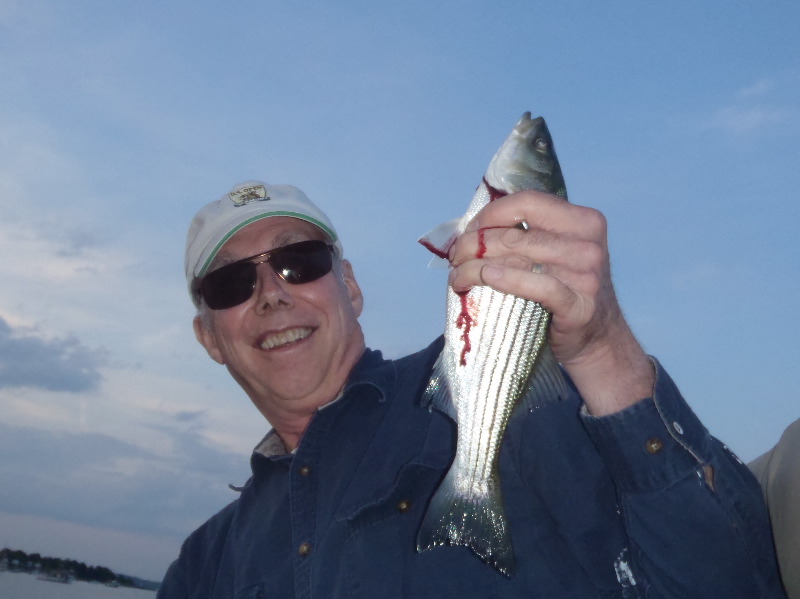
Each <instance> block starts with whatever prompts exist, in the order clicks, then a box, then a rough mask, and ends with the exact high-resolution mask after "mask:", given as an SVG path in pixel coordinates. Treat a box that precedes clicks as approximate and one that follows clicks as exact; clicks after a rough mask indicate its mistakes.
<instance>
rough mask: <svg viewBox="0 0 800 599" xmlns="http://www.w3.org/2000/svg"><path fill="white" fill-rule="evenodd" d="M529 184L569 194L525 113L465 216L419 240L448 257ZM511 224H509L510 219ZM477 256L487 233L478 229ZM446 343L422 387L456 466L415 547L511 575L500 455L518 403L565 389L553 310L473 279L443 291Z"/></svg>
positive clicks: (537, 125)
mask: <svg viewBox="0 0 800 599" xmlns="http://www.w3.org/2000/svg"><path fill="white" fill-rule="evenodd" d="M524 189H535V190H538V191H544V192H547V193H551V194H555V195H558V196H560V197H562V198H564V199H565V200H566V187H565V185H564V180H563V177H562V175H561V168H560V166H559V164H558V159H557V158H556V155H555V150H554V148H553V144H552V139H551V137H550V133H549V131H548V130H547V125H546V124H545V122H544V119H542V118H541V117H538V118H536V119H531V116H530V113H525V114H523V115H522V118H520V120H519V121H518V122H517V124H516V126H515V127H514V129H513V130H512V132H511V134H510V135H509V136H508V138H507V139H506V141H505V142H504V143H503V145H502V146H501V147H500V149H499V150H498V151H497V153H496V154H495V155H494V157H493V158H492V160H491V162H490V163H489V167H488V168H487V170H486V174H485V175H484V178H483V179H482V181H481V184H480V185H479V187H478V189H477V190H476V192H475V195H474V197H473V200H472V202H471V203H470V205H469V207H468V208H467V211H466V213H465V214H464V216H463V217H461V218H460V219H456V220H454V221H451V222H450V223H445V224H444V225H441V226H440V227H437V228H436V229H434V230H433V231H432V232H431V233H429V234H428V235H426V236H425V237H423V238H422V239H421V240H420V242H421V243H422V244H423V245H425V246H426V247H427V248H428V249H430V250H431V251H432V252H433V253H434V254H436V255H437V256H439V257H447V256H448V252H449V249H450V247H451V245H452V244H453V242H454V241H455V239H456V238H457V237H458V235H460V234H461V233H463V232H464V230H465V228H466V226H467V224H468V223H469V222H470V221H471V220H472V219H473V218H474V217H475V215H477V214H478V213H479V212H480V210H481V209H482V208H483V207H484V206H485V205H486V204H488V203H489V202H490V201H493V200H495V199H497V198H498V197H502V196H503V195H506V194H508V193H513V192H516V191H521V190H524ZM509 226H514V223H512V224H511V225H509ZM479 238H480V240H481V242H480V248H479V250H478V252H479V253H478V256H477V257H481V256H482V252H483V251H484V249H485V246H484V245H483V241H482V240H483V232H479ZM446 318H447V323H446V326H445V346H444V349H443V350H442V353H441V354H440V355H439V358H438V359H437V361H436V364H435V365H434V368H433V373H432V374H431V378H430V380H429V382H428V386H427V388H426V390H425V392H424V394H423V404H424V405H429V406H431V407H432V408H435V409H437V410H439V411H442V412H444V413H445V414H447V415H448V416H450V417H451V418H452V419H453V420H454V422H455V423H456V425H457V434H456V453H455V457H454V459H453V463H452V464H451V465H450V468H449V469H448V471H447V474H446V475H445V477H444V479H443V480H442V482H441V483H440V484H439V487H438V488H437V490H436V492H435V493H434V495H433V497H432V498H431V501H430V503H429V505H428V509H427V512H426V514H425V517H424V519H423V522H422V524H421V526H420V530H419V533H418V535H417V549H418V550H419V551H424V550H427V549H431V548H433V547H436V546H440V545H464V546H467V547H469V548H470V549H471V550H472V551H473V552H474V553H475V554H476V555H477V556H478V557H480V558H481V559H482V560H483V561H484V562H486V563H488V564H490V565H491V566H493V567H495V568H497V570H499V571H500V572H502V573H503V574H505V575H507V576H511V575H512V574H513V572H514V570H515V563H514V553H513V545H512V539H511V533H510V531H509V526H508V521H507V519H506V515H505V512H504V509H503V502H502V492H501V483H500V477H499V469H498V460H499V455H500V446H501V443H502V438H503V434H504V433H505V430H506V427H507V425H508V422H509V420H510V418H511V414H512V412H513V411H514V409H515V408H516V407H517V406H518V405H520V404H523V405H524V406H526V408H527V409H534V408H535V407H536V406H538V405H541V404H542V403H545V402H548V401H556V400H558V399H559V398H562V397H564V396H565V395H566V384H565V381H564V378H563V375H562V374H561V370H560V368H559V366H558V363H557V362H556V360H555V357H554V356H553V354H552V352H551V351H550V349H549V346H548V344H547V328H548V324H549V322H550V315H549V313H548V312H547V311H546V310H545V309H544V308H543V307H542V306H541V305H540V304H538V303H537V302H534V301H530V300H526V299H523V298H519V297H514V296H512V295H508V294H504V293H501V292H499V291H495V290H493V289H491V288H490V287H486V286H478V287H474V288H472V289H470V290H469V291H468V292H465V293H456V292H455V291H453V289H452V288H451V287H449V286H448V288H447V310H446Z"/></svg>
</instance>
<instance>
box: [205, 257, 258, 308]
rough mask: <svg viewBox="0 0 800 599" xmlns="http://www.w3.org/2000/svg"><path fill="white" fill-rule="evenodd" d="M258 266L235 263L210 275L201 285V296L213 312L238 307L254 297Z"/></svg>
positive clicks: (249, 263)
mask: <svg viewBox="0 0 800 599" xmlns="http://www.w3.org/2000/svg"><path fill="white" fill-rule="evenodd" d="M255 286H256V265H255V264H253V263H252V262H235V263H234V264H228V265H227V266H223V267H222V268H218V269H217V270H215V271H212V272H210V273H208V274H207V275H206V276H205V277H204V278H203V280H202V282H201V283H200V294H201V295H202V296H203V299H204V300H205V302H206V305H208V307H209V308H211V309H212V310H224V309H225V308H232V307H233V306H238V305H239V304H241V303H242V302H245V301H247V299H248V298H249V297H250V296H251V295H253V289H255Z"/></svg>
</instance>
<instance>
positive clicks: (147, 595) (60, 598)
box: [0, 572, 156, 599]
mask: <svg viewBox="0 0 800 599" xmlns="http://www.w3.org/2000/svg"><path fill="white" fill-rule="evenodd" d="M155 595H156V594H155V592H153V591H145V590H141V589H130V588H125V587H116V588H114V587H108V586H106V585H104V584H96V583H91V582H79V581H75V582H71V583H69V584H64V583H61V582H49V581H46V580H37V579H36V575H35V574H24V573H18V572H0V599H154V597H155Z"/></svg>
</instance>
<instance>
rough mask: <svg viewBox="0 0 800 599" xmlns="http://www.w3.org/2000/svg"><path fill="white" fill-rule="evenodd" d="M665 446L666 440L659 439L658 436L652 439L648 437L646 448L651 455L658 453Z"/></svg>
mask: <svg viewBox="0 0 800 599" xmlns="http://www.w3.org/2000/svg"><path fill="white" fill-rule="evenodd" d="M663 447H664V442H663V441H662V440H661V439H659V438H658V437H653V438H652V439H648V440H647V443H645V444H644V448H645V449H646V450H647V453H649V454H651V455H655V454H657V453H658V452H659V451H661V450H662V449H663Z"/></svg>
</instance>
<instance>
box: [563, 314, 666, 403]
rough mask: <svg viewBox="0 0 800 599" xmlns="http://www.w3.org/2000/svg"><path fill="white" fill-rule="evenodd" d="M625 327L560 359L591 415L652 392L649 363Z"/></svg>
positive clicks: (642, 397) (651, 370) (653, 375)
mask: <svg viewBox="0 0 800 599" xmlns="http://www.w3.org/2000/svg"><path fill="white" fill-rule="evenodd" d="M625 329H626V331H625V333H624V334H621V335H618V336H616V337H614V338H613V339H612V338H606V339H605V340H604V341H602V342H597V343H595V344H594V347H592V348H590V349H588V350H587V351H585V352H582V353H581V355H579V356H576V357H575V358H574V359H572V360H570V361H568V362H562V366H563V367H564V369H565V370H566V371H567V373H568V374H569V376H570V378H571V379H572V381H573V382H574V383H575V386H576V387H577V389H578V392H579V393H580V394H581V397H582V398H583V401H584V403H585V405H586V409H587V410H588V411H589V413H590V414H591V415H593V416H607V415H609V414H613V413H615V412H619V411H621V410H624V409H625V408H628V407H630V406H632V405H633V404H635V403H637V402H639V401H641V400H643V399H645V398H647V397H651V396H652V395H653V385H654V384H655V368H654V366H653V363H652V361H651V360H650V357H649V356H648V355H647V354H646V353H645V351H644V349H642V347H641V345H639V343H638V341H636V338H635V337H634V336H633V334H632V333H631V332H630V330H628V329H627V327H625Z"/></svg>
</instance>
